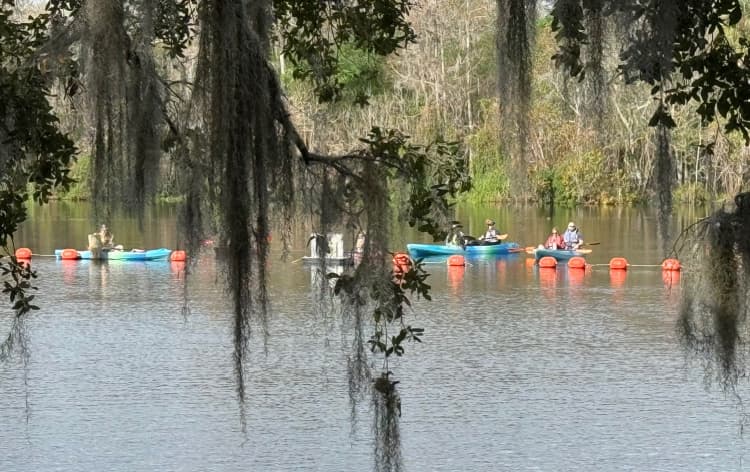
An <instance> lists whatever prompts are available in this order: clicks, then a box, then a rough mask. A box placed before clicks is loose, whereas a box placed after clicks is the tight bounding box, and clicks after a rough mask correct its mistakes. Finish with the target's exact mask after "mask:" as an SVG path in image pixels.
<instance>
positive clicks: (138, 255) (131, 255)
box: [55, 248, 172, 261]
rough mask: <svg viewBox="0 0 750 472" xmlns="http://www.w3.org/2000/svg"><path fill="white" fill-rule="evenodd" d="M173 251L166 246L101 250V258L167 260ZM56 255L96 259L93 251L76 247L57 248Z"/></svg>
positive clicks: (110, 259)
mask: <svg viewBox="0 0 750 472" xmlns="http://www.w3.org/2000/svg"><path fill="white" fill-rule="evenodd" d="M70 251H74V252H75V253H77V255H78V257H75V254H72V253H71V252H70ZM63 253H65V254H63ZM171 253H172V250H171V249H166V248H159V249H147V250H139V249H134V250H132V251H117V250H109V251H101V254H100V257H99V259H100V260H109V261H166V260H168V259H169V255H170V254H171ZM55 257H57V258H58V259H94V257H92V254H91V251H76V250H75V249H55Z"/></svg>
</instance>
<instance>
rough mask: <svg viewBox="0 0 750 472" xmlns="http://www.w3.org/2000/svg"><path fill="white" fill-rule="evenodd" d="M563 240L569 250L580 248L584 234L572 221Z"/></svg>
mask: <svg viewBox="0 0 750 472" xmlns="http://www.w3.org/2000/svg"><path fill="white" fill-rule="evenodd" d="M563 241H564V242H565V249H568V250H574V249H578V248H579V247H581V246H582V245H583V234H581V232H580V231H579V230H578V227H577V226H576V224H575V223H573V222H572V221H571V222H570V223H568V229H566V230H565V234H563Z"/></svg>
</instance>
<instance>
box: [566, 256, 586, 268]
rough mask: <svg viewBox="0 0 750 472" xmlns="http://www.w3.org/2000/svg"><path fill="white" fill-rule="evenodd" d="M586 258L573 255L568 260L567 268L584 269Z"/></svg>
mask: <svg viewBox="0 0 750 472" xmlns="http://www.w3.org/2000/svg"><path fill="white" fill-rule="evenodd" d="M585 268H586V259H584V258H583V257H581V256H573V257H571V258H570V260H568V269H585Z"/></svg>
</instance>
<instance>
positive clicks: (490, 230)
mask: <svg viewBox="0 0 750 472" xmlns="http://www.w3.org/2000/svg"><path fill="white" fill-rule="evenodd" d="M484 224H486V225H487V231H485V232H484V234H483V235H481V236H479V239H481V240H482V241H486V242H488V243H496V242H497V241H498V240H497V229H495V222H494V221H493V220H491V219H489V218H487V219H486V220H485V222H484Z"/></svg>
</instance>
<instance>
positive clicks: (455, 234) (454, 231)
mask: <svg viewBox="0 0 750 472" xmlns="http://www.w3.org/2000/svg"><path fill="white" fill-rule="evenodd" d="M461 228H463V225H461V223H453V225H451V229H450V231H448V236H447V237H446V238H445V244H446V245H449V246H460V245H461V244H462V243H463V241H464V232H463V231H461Z"/></svg>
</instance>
